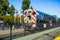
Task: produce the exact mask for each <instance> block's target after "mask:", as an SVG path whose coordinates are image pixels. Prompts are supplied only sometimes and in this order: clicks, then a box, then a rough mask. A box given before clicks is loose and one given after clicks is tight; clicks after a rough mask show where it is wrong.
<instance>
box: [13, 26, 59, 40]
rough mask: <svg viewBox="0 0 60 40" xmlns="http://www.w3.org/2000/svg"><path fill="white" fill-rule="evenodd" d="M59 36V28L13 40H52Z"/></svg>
mask: <svg viewBox="0 0 60 40" xmlns="http://www.w3.org/2000/svg"><path fill="white" fill-rule="evenodd" d="M59 34H60V27H57V28H54V29H50V30H46V31H42V32H38V33H35V34H31V35H28V36H24V37H19V38H15V39H13V40H53V39H54V37H55V36H57V35H59Z"/></svg>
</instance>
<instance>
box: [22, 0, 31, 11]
mask: <svg viewBox="0 0 60 40" xmlns="http://www.w3.org/2000/svg"><path fill="white" fill-rule="evenodd" d="M29 7H30V0H23V2H22V10H23V11H24V10H26V9H29Z"/></svg>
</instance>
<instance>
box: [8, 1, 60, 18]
mask: <svg viewBox="0 0 60 40" xmlns="http://www.w3.org/2000/svg"><path fill="white" fill-rule="evenodd" d="M22 1H23V0H9V3H10V5H14V7H15V9H19V10H21V6H22ZM30 1H31V4H30V6H32V7H33V8H34V9H36V10H38V11H41V12H44V13H47V14H50V15H56V16H57V17H59V18H60V0H30Z"/></svg>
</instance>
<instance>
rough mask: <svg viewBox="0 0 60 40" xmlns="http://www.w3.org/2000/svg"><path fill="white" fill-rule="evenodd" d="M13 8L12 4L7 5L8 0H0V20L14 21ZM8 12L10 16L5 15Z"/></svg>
mask: <svg viewBox="0 0 60 40" xmlns="http://www.w3.org/2000/svg"><path fill="white" fill-rule="evenodd" d="M14 13H15V8H14V6H13V5H11V6H9V1H8V0H0V20H2V21H4V22H6V23H7V22H8V23H9V22H14ZM7 14H10V16H7Z"/></svg>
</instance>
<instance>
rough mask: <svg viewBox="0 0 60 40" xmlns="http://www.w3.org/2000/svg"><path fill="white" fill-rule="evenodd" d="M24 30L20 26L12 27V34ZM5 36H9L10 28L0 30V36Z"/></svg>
mask: <svg viewBox="0 0 60 40" xmlns="http://www.w3.org/2000/svg"><path fill="white" fill-rule="evenodd" d="M23 32H24V29H23V28H20V29H14V30H12V34H13V35H14V33H15V34H18V33H19V34H20V33H23ZM5 36H10V29H9V30H0V37H5Z"/></svg>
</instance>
